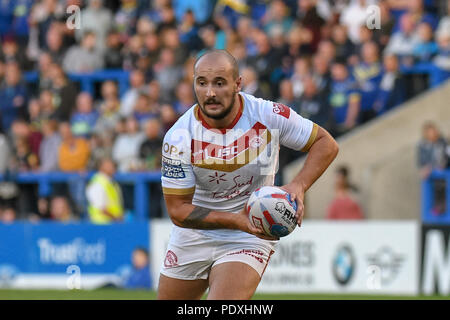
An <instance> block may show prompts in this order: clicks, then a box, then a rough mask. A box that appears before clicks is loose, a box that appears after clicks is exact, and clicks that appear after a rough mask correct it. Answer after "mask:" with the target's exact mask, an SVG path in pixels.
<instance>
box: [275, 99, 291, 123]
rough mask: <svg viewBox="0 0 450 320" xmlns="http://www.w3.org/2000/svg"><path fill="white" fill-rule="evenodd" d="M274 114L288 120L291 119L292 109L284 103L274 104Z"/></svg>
mask: <svg viewBox="0 0 450 320" xmlns="http://www.w3.org/2000/svg"><path fill="white" fill-rule="evenodd" d="M273 113H276V114H279V115H280V116H283V117H285V118H286V119H289V116H290V114H291V109H290V108H289V107H288V106H286V105H284V104H282V103H276V102H274V103H273Z"/></svg>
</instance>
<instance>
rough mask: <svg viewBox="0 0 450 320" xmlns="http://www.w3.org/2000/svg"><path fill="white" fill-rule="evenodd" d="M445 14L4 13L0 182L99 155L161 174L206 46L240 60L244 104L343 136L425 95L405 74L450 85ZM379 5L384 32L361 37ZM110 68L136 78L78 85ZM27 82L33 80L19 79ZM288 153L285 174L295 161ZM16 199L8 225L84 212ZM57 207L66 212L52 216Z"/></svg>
mask: <svg viewBox="0 0 450 320" xmlns="http://www.w3.org/2000/svg"><path fill="white" fill-rule="evenodd" d="M449 2H450V1H427V0H400V1H393V0H380V1H370V0H334V1H333V0H298V1H297V0H274V1H267V0H247V1H245V0H215V1H213V0H153V1H148V0H120V1H119V0H84V1H83V0H38V1H33V0H15V1H12V0H3V1H0V39H1V46H0V127H1V129H0V173H4V174H5V175H7V176H8V175H9V176H11V175H14V173H17V172H24V171H40V172H52V171H58V170H59V171H67V172H73V171H76V172H86V171H91V170H95V169H96V166H97V164H98V161H99V160H100V159H102V158H104V157H111V158H112V159H113V160H114V161H115V162H116V163H117V168H118V171H119V172H133V171H140V170H158V169H159V166H160V154H161V141H162V137H163V136H164V133H165V132H166V131H167V130H168V129H169V128H170V127H171V125H172V124H173V123H174V122H175V121H176V120H177V119H178V117H179V116H180V115H181V114H183V113H184V112H185V111H186V110H187V109H189V107H190V106H192V105H193V104H194V103H195V96H194V94H193V90H192V87H193V86H192V80H193V78H192V73H193V63H194V61H195V59H196V57H198V56H199V55H201V54H202V52H204V50H206V49H211V48H216V49H226V50H228V51H229V52H230V53H231V54H232V55H233V56H234V57H236V59H237V61H238V63H239V67H240V72H241V75H242V76H243V82H242V83H243V91H244V92H247V93H251V94H254V95H256V96H259V97H262V98H267V99H271V100H273V101H277V102H281V103H284V104H286V105H289V106H290V107H292V108H293V109H294V110H296V111H297V112H298V113H299V114H301V115H302V116H304V117H307V118H309V119H311V120H313V121H314V122H316V123H317V124H319V125H321V126H323V127H324V128H326V129H328V130H329V131H330V132H331V133H332V134H333V135H334V136H339V135H341V134H343V133H345V132H348V131H349V130H352V129H353V128H355V127H356V126H358V125H360V124H362V123H365V122H367V121H369V120H371V119H373V118H375V117H378V116H379V115H381V114H383V113H385V112H387V111H389V110H390V109H392V108H394V107H395V106H397V105H398V104H400V103H401V102H403V101H405V100H406V99H408V98H410V97H411V96H412V94H408V92H417V90H416V88H414V84H415V83H416V82H415V81H409V80H408V78H407V77H405V76H404V74H403V73H402V72H401V70H402V68H408V67H411V66H413V65H415V64H416V63H420V62H428V63H432V64H434V65H435V66H437V67H438V68H440V69H441V70H443V71H444V72H447V75H448V74H450V5H449ZM372 4H375V5H377V8H379V12H380V14H381V15H380V16H379V18H380V19H379V20H380V21H379V22H380V26H379V28H368V27H367V25H366V22H367V19H368V15H367V10H366V9H367V7H368V6H369V5H372ZM74 6H75V7H74ZM77 7H78V8H80V9H81V11H80V12H79V15H78V12H77V11H76V10H75V11H73V10H67V9H68V8H77ZM105 69H121V70H124V71H126V72H128V74H129V87H128V89H127V90H126V91H125V92H123V94H119V88H118V84H117V81H116V80H117V79H110V80H107V81H104V82H102V83H100V84H99V86H98V87H96V89H95V92H93V93H89V92H84V91H81V87H80V84H79V83H78V82H76V81H74V80H73V79H71V75H72V74H79V73H91V72H96V71H101V70H105ZM30 71H37V72H38V77H37V81H26V80H25V79H26V77H25V75H26V73H27V72H30ZM413 80H414V79H413ZM425 87H426V86H425ZM281 155H282V158H281V159H280V166H283V165H284V164H285V163H287V162H289V161H291V160H292V159H293V158H294V157H298V156H299V155H298V154H293V153H292V152H288V151H286V152H282V153H281ZM14 187H15V186H14V184H13V183H11V182H2V185H0V199H2V200H1V201H2V207H1V209H0V211H1V213H0V218H2V219H3V220H8V219H9V220H11V219H12V220H13V219H14V216H17V217H18V218H30V217H32V218H33V219H47V218H50V219H60V218H59V217H60V216H63V217H64V218H61V219H67V217H72V216H80V214H81V212H78V211H80V209H76V208H74V206H73V203H74V196H73V193H70V192H69V193H67V192H65V193H63V196H62V195H61V194H58V193H57V194H55V195H54V196H52V197H51V198H50V199H42V198H39V199H38V197H37V195H36V188H35V187H33V186H21V188H20V192H17V186H16V189H14ZM61 189H64V188H61ZM69 189H70V188H69ZM14 191H16V192H14ZM152 192H153V193H155V192H160V191H159V189H158V188H156V189H154V190H152ZM68 194H71V195H72V196H69V197H68ZM22 197H25V199H26V200H24V199H21V198H22ZM61 197H62V198H64V197H66V198H67V199H66V202H67V203H71V205H70V206H69V205H67V206H66V205H62V201H60V200H61ZM124 197H125V203H127V201H126V200H127V199H129V198H130V194H129V192H128V191H126V192H125V194H124ZM11 199H15V201H12V200H11ZM17 199H19V200H18V201H17ZM58 201H59V202H58ZM54 202H56V204H54ZM33 204H35V205H33ZM52 205H54V206H56V207H57V208H59V207H62V208H64V210H62V209H60V211H61V210H62V211H70V212H64V214H61V215H60V214H59V213H58V214H54V215H52V214H49V212H50V211H51V210H50V208H52ZM58 206H59V207H58ZM71 206H72V208H73V209H70V207H71ZM66 207H67V208H69V209H66ZM75 207H76V206H75ZM55 210H56V209H55ZM81 210H82V209H81ZM11 211H12V213H11ZM57 211H58V210H57ZM5 217H6V218H5Z"/></svg>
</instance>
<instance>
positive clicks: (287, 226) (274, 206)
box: [247, 186, 297, 237]
mask: <svg viewBox="0 0 450 320" xmlns="http://www.w3.org/2000/svg"><path fill="white" fill-rule="evenodd" d="M247 212H248V215H249V219H250V221H251V222H252V223H253V225H254V226H255V227H259V228H261V229H263V230H264V232H265V233H266V234H267V235H269V236H273V237H285V236H287V235H288V234H290V233H291V232H292V231H294V229H295V227H296V226H297V219H296V218H295V213H296V212H297V203H296V202H295V201H292V200H291V197H290V195H289V193H288V192H286V191H284V190H282V189H280V188H278V187H271V186H265V187H261V188H258V189H256V190H255V191H254V192H253V193H252V194H251V195H250V198H249V200H248V202H247Z"/></svg>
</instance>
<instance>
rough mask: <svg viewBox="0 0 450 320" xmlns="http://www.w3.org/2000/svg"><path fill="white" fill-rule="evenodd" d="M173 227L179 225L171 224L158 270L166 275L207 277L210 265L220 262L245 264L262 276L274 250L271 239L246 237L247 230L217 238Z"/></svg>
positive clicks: (197, 231)
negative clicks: (231, 236) (164, 253)
mask: <svg viewBox="0 0 450 320" xmlns="http://www.w3.org/2000/svg"><path fill="white" fill-rule="evenodd" d="M177 229H180V228H178V227H174V231H173V232H172V234H171V237H170V241H169V244H168V247H167V251H166V256H165V258H164V262H163V265H162V267H161V274H163V275H165V276H167V277H170V278H176V279H183V280H196V279H208V277H209V272H210V271H211V269H212V268H213V267H214V266H216V265H218V264H221V263H224V262H242V263H245V264H248V265H249V266H251V267H252V268H253V269H255V270H256V272H258V274H259V276H260V277H262V275H263V274H264V271H265V269H266V267H267V264H268V263H269V260H270V257H271V255H272V254H273V253H274V242H273V241H266V240H263V239H259V238H257V237H254V236H251V238H249V237H248V236H247V235H248V234H245V236H244V237H242V235H241V236H240V237H233V238H227V239H220V238H219V239H217V238H212V237H210V236H207V235H205V231H203V230H192V229H184V230H182V231H181V230H177ZM177 231H178V232H177ZM174 233H175V235H174ZM206 233H207V232H206ZM239 233H241V232H239ZM239 233H237V234H238V235H240V234H239ZM242 233H243V232H242ZM249 239H251V241H249Z"/></svg>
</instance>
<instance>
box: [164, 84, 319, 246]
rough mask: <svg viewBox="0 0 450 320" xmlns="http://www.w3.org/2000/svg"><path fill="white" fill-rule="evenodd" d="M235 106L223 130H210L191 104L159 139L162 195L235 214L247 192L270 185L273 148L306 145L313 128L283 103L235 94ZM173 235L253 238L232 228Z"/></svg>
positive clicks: (274, 162) (275, 155) (274, 160)
mask: <svg viewBox="0 0 450 320" xmlns="http://www.w3.org/2000/svg"><path fill="white" fill-rule="evenodd" d="M239 99H240V102H241V109H240V111H239V113H238V115H237V116H236V118H235V120H234V121H233V123H232V124H231V125H230V127H229V128H227V129H220V130H219V129H213V128H210V127H209V126H208V124H207V123H206V122H205V121H204V120H203V119H202V117H201V114H200V113H199V110H198V109H199V107H198V106H197V105H194V106H193V107H191V108H190V109H189V110H188V111H187V112H186V113H185V114H184V115H183V116H181V117H180V119H178V121H177V122H176V123H175V124H174V125H173V127H172V128H171V129H170V130H169V131H168V132H167V133H166V135H165V137H164V142H163V157H162V169H161V171H162V177H161V180H162V187H163V193H164V194H174V195H187V194H193V200H192V204H193V205H196V206H201V207H204V208H209V209H212V210H214V211H219V212H220V211H222V212H234V213H237V212H239V211H241V210H242V209H243V208H244V205H245V204H246V202H247V200H248V198H249V197H250V194H251V193H252V192H253V191H254V190H255V189H257V188H258V187H261V186H266V185H273V183H274V176H275V173H276V169H277V164H278V153H279V152H278V151H279V146H280V144H281V145H284V146H286V147H288V148H291V149H294V150H303V151H306V150H308V149H309V147H310V146H311V144H312V143H313V142H314V139H315V137H316V134H317V129H318V126H317V125H315V124H314V123H313V122H311V121H310V120H308V119H305V118H302V117H301V116H300V115H298V114H297V113H296V112H295V111H294V110H292V109H290V108H289V107H287V106H285V105H282V104H279V103H274V102H272V101H267V100H263V99H260V98H256V97H254V96H252V95H249V94H245V93H242V92H240V93H239ZM173 233H179V234H180V235H182V234H185V235H188V234H189V233H190V234H198V233H201V234H203V235H205V236H209V237H211V238H218V239H227V238H229V237H240V238H241V239H242V238H248V239H255V237H254V236H253V235H250V234H248V233H245V232H241V231H238V230H227V229H219V230H194V229H186V228H179V227H176V226H175V227H174V230H173Z"/></svg>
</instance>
